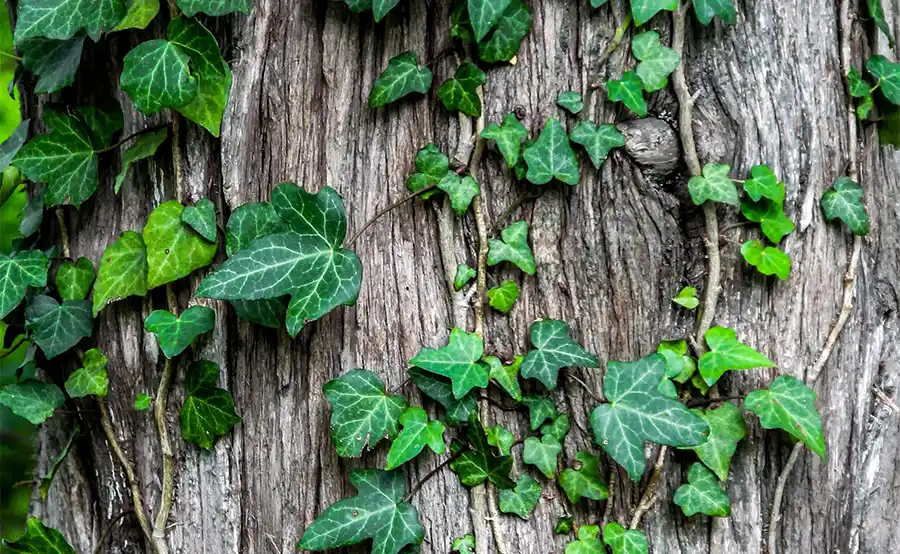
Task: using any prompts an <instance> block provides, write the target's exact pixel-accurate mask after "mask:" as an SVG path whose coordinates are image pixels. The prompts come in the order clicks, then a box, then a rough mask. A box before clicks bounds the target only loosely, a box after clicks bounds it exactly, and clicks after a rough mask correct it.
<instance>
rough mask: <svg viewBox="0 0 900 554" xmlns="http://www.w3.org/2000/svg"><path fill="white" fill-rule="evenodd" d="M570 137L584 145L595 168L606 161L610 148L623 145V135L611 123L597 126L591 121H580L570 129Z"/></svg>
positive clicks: (598, 167)
mask: <svg viewBox="0 0 900 554" xmlns="http://www.w3.org/2000/svg"><path fill="white" fill-rule="evenodd" d="M571 139H572V142H574V143H576V144H580V145H582V146H583V147H584V149H585V150H586V151H587V153H588V156H590V158H591V163H592V164H594V167H596V168H597V169H600V166H601V165H603V162H604V161H606V157H607V156H608V155H609V151H610V150H612V149H613V148H618V147H621V146H625V137H624V136H623V135H622V133H620V132H619V130H618V129H616V126H615V125H613V124H612V123H604V124H603V125H600V126H599V127H598V126H597V125H596V124H595V123H594V122H593V121H582V122H581V123H579V124H578V126H576V127H575V129H574V130H573V131H572V136H571Z"/></svg>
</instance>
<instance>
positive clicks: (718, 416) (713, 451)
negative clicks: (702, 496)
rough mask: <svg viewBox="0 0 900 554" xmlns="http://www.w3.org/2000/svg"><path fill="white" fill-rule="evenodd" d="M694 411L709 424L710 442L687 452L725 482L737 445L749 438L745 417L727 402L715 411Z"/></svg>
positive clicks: (738, 409) (693, 447) (689, 448)
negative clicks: (692, 454) (693, 453)
mask: <svg viewBox="0 0 900 554" xmlns="http://www.w3.org/2000/svg"><path fill="white" fill-rule="evenodd" d="M693 411H694V413H695V414H697V415H698V416H700V417H702V418H703V419H704V420H706V423H708V424H709V440H708V441H706V442H704V443H703V444H700V445H698V446H691V447H688V448H685V450H693V451H694V452H695V453H696V454H697V457H698V458H700V461H701V462H703V463H704V464H705V465H706V467H708V468H709V469H711V470H712V471H713V473H715V474H716V476H717V477H718V478H719V480H721V481H724V480H726V479H728V469H729V468H730V467H731V457H732V456H734V452H735V450H737V443H739V442H740V441H741V439H743V438H744V437H746V436H747V425H746V424H745V423H744V416H743V415H741V410H740V408H738V407H737V406H735V405H734V404H732V403H731V402H725V403H724V404H722V405H721V406H719V407H718V408H715V409H707V410H696V409H695V410H693ZM689 515H690V514H689Z"/></svg>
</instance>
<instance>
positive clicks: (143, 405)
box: [134, 392, 153, 411]
mask: <svg viewBox="0 0 900 554" xmlns="http://www.w3.org/2000/svg"><path fill="white" fill-rule="evenodd" d="M152 401H153V398H152V397H151V396H150V395H149V394H147V393H145V392H139V393H138V394H137V396H135V397H134V409H135V410H138V411H144V410H146V409H148V408H150V403H151V402H152Z"/></svg>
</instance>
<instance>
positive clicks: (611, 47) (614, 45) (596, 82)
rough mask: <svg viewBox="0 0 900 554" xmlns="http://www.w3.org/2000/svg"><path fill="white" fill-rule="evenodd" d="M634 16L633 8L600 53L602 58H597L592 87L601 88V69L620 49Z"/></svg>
mask: <svg viewBox="0 0 900 554" xmlns="http://www.w3.org/2000/svg"><path fill="white" fill-rule="evenodd" d="M610 9H612V4H610ZM631 22H632V16H631V10H628V12H627V13H626V14H625V19H623V20H622V23H620V24H619V26H618V27H616V32H615V33H614V34H613V37H612V40H610V41H609V44H607V45H606V48H604V49H603V53H602V54H600V59H599V60H597V65H596V66H595V69H594V79H593V81H592V82H591V84H590V88H591V89H595V88H600V75H599V74H600V70H601V69H602V68H603V66H604V65H606V62H608V61H609V59H610V58H611V57H612V55H613V54H615V52H616V50H618V49H619V46H620V45H621V44H622V39H623V38H625V33H626V32H628V29H629V28H630V27H631Z"/></svg>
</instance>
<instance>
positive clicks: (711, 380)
mask: <svg viewBox="0 0 900 554" xmlns="http://www.w3.org/2000/svg"><path fill="white" fill-rule="evenodd" d="M704 338H705V339H706V344H707V346H709V352H707V353H705V354H704V355H703V356H701V357H700V364H699V366H700V375H702V376H703V379H704V380H705V381H706V384H707V385H709V386H713V385H714V384H715V383H716V382H717V381H718V380H719V378H720V377H722V375H724V374H725V372H726V371H730V370H731V371H733V370H741V369H753V368H757V367H775V362H773V361H772V360H770V359H769V358H766V357H765V356H763V355H762V354H760V353H759V352H757V351H756V350H754V349H752V348H750V347H749V346H747V345H746V344H741V343H740V342H739V341H738V340H737V333H735V332H734V329H728V328H727V327H713V328H712V329H710V330H709V331H707V332H706V335H705V337H704Z"/></svg>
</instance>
